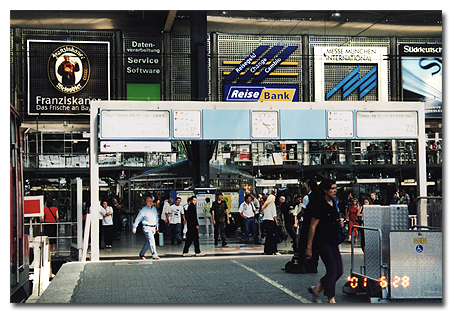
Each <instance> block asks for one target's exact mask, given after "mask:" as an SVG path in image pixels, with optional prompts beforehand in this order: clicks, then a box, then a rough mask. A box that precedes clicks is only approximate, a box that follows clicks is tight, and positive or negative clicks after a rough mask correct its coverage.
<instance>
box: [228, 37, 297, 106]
mask: <svg viewBox="0 0 452 313" xmlns="http://www.w3.org/2000/svg"><path fill="white" fill-rule="evenodd" d="M297 48H298V47H297V46H288V47H284V46H273V47H270V46H266V45H262V46H259V47H257V48H256V49H255V50H254V51H253V52H252V53H250V54H249V55H248V56H247V57H246V58H244V59H243V60H242V61H239V62H237V61H224V62H223V64H224V65H236V67H235V68H234V69H233V70H232V71H231V72H223V75H225V78H224V82H225V84H224V100H225V101H226V102H259V101H288V102H296V101H298V85H297V84H284V85H282V84H278V85H276V84H262V81H264V80H265V79H266V78H267V77H268V76H270V75H272V76H286V77H290V76H297V75H298V73H294V72H275V70H276V69H277V68H278V67H279V66H281V65H283V66H284V65H295V66H297V65H298V62H285V60H286V59H287V58H288V57H289V56H290V55H291V54H292V53H293V52H294V51H295V50H296V49H297ZM234 81H235V84H234V83H233V82H234Z"/></svg>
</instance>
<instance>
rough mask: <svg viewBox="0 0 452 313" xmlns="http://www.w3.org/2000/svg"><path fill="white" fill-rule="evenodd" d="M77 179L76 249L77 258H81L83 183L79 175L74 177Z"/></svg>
mask: <svg viewBox="0 0 452 313" xmlns="http://www.w3.org/2000/svg"><path fill="white" fill-rule="evenodd" d="M76 181H77V249H78V260H79V261H81V259H82V249H83V184H82V179H81V178H80V177H77V178H76Z"/></svg>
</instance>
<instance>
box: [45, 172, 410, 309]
mask: <svg viewBox="0 0 452 313" xmlns="http://www.w3.org/2000/svg"><path fill="white" fill-rule="evenodd" d="M305 187H306V194H305V195H298V194H296V195H295V196H293V197H291V198H290V197H286V196H285V195H282V194H280V195H277V191H271V192H270V193H269V194H268V195H265V194H258V195H256V194H254V193H249V194H245V196H244V201H243V202H242V203H240V205H239V208H238V215H237V216H238V219H239V223H237V224H238V225H240V231H239V234H241V236H242V240H243V242H244V243H245V244H251V242H252V243H253V244H255V245H257V244H261V243H263V244H264V254H266V255H280V252H278V243H280V242H282V241H283V240H291V241H292V246H293V250H294V259H295V258H296V259H297V262H296V263H297V265H298V272H299V273H317V267H318V264H319V260H321V261H322V262H323V263H324V265H325V268H326V273H325V275H324V276H323V277H322V278H321V279H320V281H319V283H318V284H317V285H315V286H311V287H310V288H309V289H308V291H309V292H310V293H311V294H312V296H313V301H314V302H319V301H320V300H319V299H320V296H321V293H322V292H323V294H324V295H325V296H326V297H327V299H328V302H329V303H334V302H335V284H336V281H337V280H338V279H339V278H340V277H341V276H342V274H343V265H342V258H341V254H340V252H339V248H338V247H339V244H340V243H341V242H342V241H339V238H338V233H339V229H341V228H344V227H348V236H347V238H348V239H347V241H348V242H349V243H350V244H352V242H351V241H352V238H354V244H357V243H358V237H359V232H358V230H357V229H356V228H355V229H354V230H353V236H352V227H353V226H354V225H363V220H362V216H363V205H370V204H382V199H381V195H380V194H379V192H371V193H370V194H368V195H366V196H365V197H364V198H361V199H360V200H358V199H356V198H355V197H353V195H352V193H348V194H347V195H346V197H345V198H344V199H343V200H339V199H337V197H336V196H337V185H336V182H335V181H334V180H331V179H323V180H322V182H321V183H320V185H317V182H316V181H315V180H309V181H308V183H307V184H306V186H305ZM210 200H211V199H210V198H208V197H206V199H205V203H204V207H203V213H204V216H205V219H206V232H207V234H209V233H210V234H212V232H213V236H214V245H215V246H216V245H219V244H220V243H221V246H226V245H227V242H226V240H227V228H228V227H229V225H230V223H231V217H232V214H231V211H230V209H231V208H230V207H228V204H227V202H226V201H225V200H224V196H223V194H222V193H221V192H217V193H216V195H215V199H214V200H213V201H212V202H210ZM181 202H182V199H181V198H180V197H176V199H172V198H168V199H165V200H164V201H163V204H162V205H161V206H160V205H159V200H156V201H155V202H154V198H153V197H152V196H148V197H146V205H145V206H144V207H143V208H142V209H140V210H139V212H138V215H137V216H136V218H135V221H134V223H133V225H132V233H133V234H135V233H136V231H137V228H138V225H139V224H140V223H141V224H142V232H143V234H144V236H145V238H146V240H145V243H144V245H143V247H142V249H141V251H140V252H139V257H140V258H141V259H143V260H144V259H146V257H145V254H146V252H147V250H148V249H149V250H150V252H151V256H152V258H153V259H159V258H160V257H159V255H158V252H157V248H156V238H157V240H158V237H157V236H158V233H159V231H160V232H164V233H166V234H167V236H169V237H170V238H171V245H181V244H182V243H183V242H184V241H185V244H184V245H183V248H182V255H183V256H192V255H195V256H204V253H202V252H201V250H200V244H199V222H198V210H197V207H196V203H197V197H196V196H194V195H193V196H191V197H188V198H187V200H186V203H185V204H184V205H182V203H181ZM390 203H402V204H409V203H410V197H409V195H408V194H407V193H406V191H404V190H403V191H402V192H401V193H399V191H398V190H396V191H395V193H394V196H393V198H392V199H391V202H390ZM100 204H101V206H100V209H99V214H100V215H99V223H100V225H102V233H103V239H104V242H105V248H111V247H112V245H113V244H112V243H113V240H114V239H117V240H120V236H118V234H120V232H121V230H123V227H118V226H115V225H117V224H121V225H122V223H121V220H120V219H121V216H122V215H121V210H122V206H121V205H119V201H118V199H117V198H112V199H109V200H102V201H101V203H100ZM49 205H50V204H49ZM49 212H50V210H49ZM115 215H116V216H117V217H118V218H119V219H118V221H117V222H116V220H117V219H115ZM101 238H102V237H101V236H100V237H99V240H101ZM251 240H252V241H251ZM361 244H362V245H363V242H362V243H361ZM192 245H193V246H194V254H191V253H189V250H190V248H191V246H192Z"/></svg>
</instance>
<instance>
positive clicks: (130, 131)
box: [100, 110, 170, 139]
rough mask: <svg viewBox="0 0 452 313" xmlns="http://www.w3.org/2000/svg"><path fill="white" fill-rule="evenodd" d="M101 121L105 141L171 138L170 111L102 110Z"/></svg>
mask: <svg viewBox="0 0 452 313" xmlns="http://www.w3.org/2000/svg"><path fill="white" fill-rule="evenodd" d="M100 119H101V128H100V135H101V138H103V139H121V138H129V139H131V138H138V139H139V138H142V139H149V138H158V139H165V138H166V139H168V138H169V137H170V131H169V125H170V120H169V119H170V112H169V111H168V110H102V111H101V116H100Z"/></svg>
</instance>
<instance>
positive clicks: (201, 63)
mask: <svg viewBox="0 0 452 313" xmlns="http://www.w3.org/2000/svg"><path fill="white" fill-rule="evenodd" d="M190 53H191V56H190V65H191V100H192V101H207V100H208V85H207V84H208V79H207V14H206V11H192V12H191V15H190ZM185 144H186V145H190V147H187V150H191V153H190V154H189V155H191V158H190V157H189V161H190V164H191V170H192V176H193V185H194V186H195V187H209V186H210V171H209V161H210V158H211V157H212V152H213V151H212V152H211V151H210V150H211V149H209V147H210V146H211V145H212V143H211V142H208V141H204V140H201V141H192V142H191V143H188V142H186V143H185Z"/></svg>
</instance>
